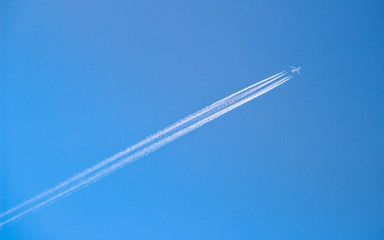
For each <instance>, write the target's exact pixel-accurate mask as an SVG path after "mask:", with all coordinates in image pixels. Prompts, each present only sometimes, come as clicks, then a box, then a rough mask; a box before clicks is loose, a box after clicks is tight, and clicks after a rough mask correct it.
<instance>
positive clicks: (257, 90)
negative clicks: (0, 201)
mask: <svg viewBox="0 0 384 240" xmlns="http://www.w3.org/2000/svg"><path fill="white" fill-rule="evenodd" d="M291 78H292V75H288V71H283V72H280V73H278V74H276V75H274V76H272V77H269V78H267V79H264V80H262V81H260V82H258V83H256V84H253V85H251V86H249V87H247V88H245V89H243V90H241V91H238V92H236V93H234V94H232V95H230V96H228V97H226V98H224V99H222V100H220V101H217V102H215V103H214V104H212V105H210V106H208V107H205V108H203V109H202V110H199V111H197V112H196V113H194V114H191V115H189V116H188V117H186V118H184V119H182V120H180V121H178V122H176V123H174V124H172V125H171V126H169V127H167V128H165V129H163V130H161V131H159V132H157V133H156V134H154V135H151V136H149V137H147V138H145V139H144V140H143V141H140V142H139V143H137V144H135V145H133V146H131V147H129V148H127V149H125V150H124V151H121V152H119V153H117V154H115V155H113V156H112V157H110V158H108V159H106V160H104V161H102V162H100V163H98V164H96V165H94V166H93V167H90V168H88V169H86V170H84V171H82V172H80V173H78V174H76V175H74V176H73V177H71V178H69V179H68V180H66V181H64V182H62V183H60V184H59V185H57V186H55V187H53V188H51V189H49V190H47V191H45V192H43V193H41V194H39V195H37V196H36V197H34V198H31V199H30V200H28V201H26V202H24V203H22V204H20V205H18V206H16V207H14V208H12V209H10V210H8V211H6V212H4V213H2V214H0V221H1V222H0V227H1V226H3V225H5V224H7V223H10V222H12V221H15V220H17V219H20V218H21V217H22V216H24V215H25V214H27V213H30V212H32V211H34V210H37V209H39V208H41V207H43V206H45V205H48V204H51V203H53V202H54V201H56V200H58V199H60V198H63V197H66V196H68V195H70V194H71V193H73V192H75V191H77V190H79V189H81V188H83V187H86V186H88V185H89V184H91V183H93V182H95V181H97V180H99V179H101V178H103V177H105V176H107V175H109V174H111V173H112V172H114V171H116V170H118V169H120V168H122V167H123V166H125V165H127V164H129V163H131V162H133V161H135V160H138V159H140V158H142V157H144V156H146V155H148V154H149V153H151V152H153V151H155V150H157V149H159V148H161V147H162V146H164V145H166V144H168V143H170V142H172V141H174V140H176V139H177V138H179V137H181V136H183V135H185V134H187V133H189V132H191V131H193V130H195V129H197V128H199V127H201V126H202V125H204V124H206V123H208V122H210V121H212V120H214V119H215V118H217V117H219V116H221V115H223V114H225V113H227V112H229V111H231V110H233V109H235V108H237V107H239V106H241V105H243V104H244V103H247V102H249V101H251V100H253V99H254V98H257V97H258V96H260V95H262V94H264V93H266V92H268V91H270V90H272V89H273V88H275V87H277V86H279V85H281V84H283V83H284V82H286V81H288V80H289V79H291Z"/></svg>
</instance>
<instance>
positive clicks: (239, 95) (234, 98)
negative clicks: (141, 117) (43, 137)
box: [0, 70, 287, 226]
mask: <svg viewBox="0 0 384 240" xmlns="http://www.w3.org/2000/svg"><path fill="white" fill-rule="evenodd" d="M286 74H287V71H286V70H285V71H282V72H280V73H278V74H275V75H273V76H271V77H269V78H266V79H264V80H262V81H260V82H257V83H255V84H253V85H251V86H249V87H247V88H244V89H243V90H240V91H238V92H236V93H234V94H232V95H230V96H228V97H226V98H224V99H222V100H220V101H217V102H215V103H213V104H211V105H209V106H208V107H205V108H203V109H201V110H199V111H197V112H195V113H193V114H191V115H189V116H187V117H185V118H184V119H182V120H179V121H178V122H176V123H174V124H172V125H171V126H169V127H167V128H165V129H163V130H161V131H159V132H157V133H156V134H153V135H151V136H149V137H147V138H145V139H144V140H142V141H140V142H139V143H137V144H135V145H133V146H130V147H128V148H127V149H125V150H123V151H121V152H119V153H117V154H115V155H113V156H112V157H110V158H107V159H105V160H104V161H102V162H100V163H98V164H96V165H94V166H93V167H90V168H88V169H86V170H84V171H82V172H80V173H78V174H76V175H74V176H72V177H71V178H69V179H68V180H66V181H64V182H62V183H60V184H58V185H57V186H55V187H53V188H51V189H49V190H47V191H45V192H43V193H41V194H39V195H37V196H35V197H33V198H31V199H29V200H28V201H25V202H24V203H22V204H19V205H18V206H16V207H14V208H12V209H9V210H8V211H6V212H4V213H2V214H0V219H1V218H2V217H3V216H6V215H9V214H11V213H13V212H14V211H16V210H18V209H20V208H22V207H24V206H26V205H28V204H31V203H33V202H36V201H38V200H40V199H42V198H44V197H45V196H47V195H50V194H52V193H54V192H56V191H59V190H61V189H63V188H64V187H66V186H68V185H70V184H72V183H74V182H76V181H78V180H79V179H81V178H84V177H86V176H87V175H89V174H91V173H93V172H95V171H98V170H100V169H101V168H103V167H105V166H106V165H108V164H111V163H113V162H114V161H116V160H117V159H118V158H120V157H122V156H125V155H127V154H129V153H131V152H133V151H135V150H136V149H139V148H141V147H143V146H145V145H146V144H148V143H150V142H152V141H154V140H156V139H158V138H160V137H163V136H165V135H166V134H168V133H169V132H171V131H172V130H174V129H177V128H178V127H180V126H182V125H183V124H185V123H188V122H189V121H192V120H193V119H195V118H197V117H199V116H202V115H203V114H205V113H207V112H209V111H211V110H212V109H214V108H216V107H218V106H225V105H227V104H230V103H232V102H234V101H237V100H238V99H240V98H242V97H244V96H246V95H247V94H249V93H250V92H253V91H255V90H257V89H259V88H260V87H263V86H265V85H266V84H269V83H270V82H271V81H275V80H276V79H278V78H281V77H282V76H284V75H286ZM0 226H1V225H0Z"/></svg>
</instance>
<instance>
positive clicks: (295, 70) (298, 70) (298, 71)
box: [289, 66, 301, 75]
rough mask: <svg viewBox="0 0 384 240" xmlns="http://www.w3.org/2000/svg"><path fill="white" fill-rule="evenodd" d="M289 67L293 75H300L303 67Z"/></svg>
mask: <svg viewBox="0 0 384 240" xmlns="http://www.w3.org/2000/svg"><path fill="white" fill-rule="evenodd" d="M289 67H290V68H292V70H291V72H292V73H295V72H297V73H298V74H299V75H300V69H301V67H292V66H289Z"/></svg>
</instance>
